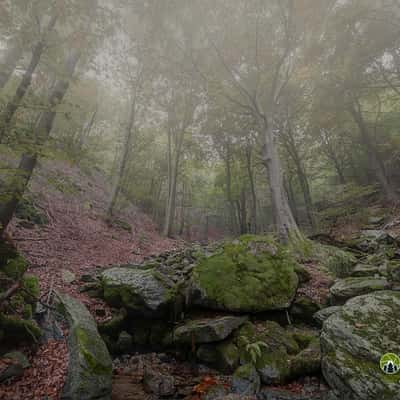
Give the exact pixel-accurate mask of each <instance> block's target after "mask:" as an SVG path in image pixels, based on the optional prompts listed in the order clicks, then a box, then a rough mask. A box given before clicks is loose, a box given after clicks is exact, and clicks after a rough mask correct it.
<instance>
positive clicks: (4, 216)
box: [0, 49, 81, 236]
mask: <svg viewBox="0 0 400 400" xmlns="http://www.w3.org/2000/svg"><path fill="white" fill-rule="evenodd" d="M80 56H81V50H78V49H73V50H72V51H71V54H70V55H69V57H68V58H67V60H66V62H65V66H64V76H65V78H66V80H59V81H58V82H57V83H56V85H55V86H54V87H53V89H52V91H51V93H50V96H49V105H50V108H49V111H46V112H44V113H43V114H42V115H41V118H40V120H39V122H38V125H37V127H36V141H37V144H38V146H39V147H41V146H43V144H44V143H45V142H46V141H47V140H48V138H49V136H50V133H51V130H52V128H53V123H54V119H55V116H56V111H55V109H56V107H57V106H58V104H59V103H60V102H61V101H62V100H63V98H64V96H65V94H66V93H67V91H68V88H69V85H70V82H69V79H70V78H71V77H72V76H73V74H74V72H75V69H76V65H77V64H78V61H79V58H80ZM37 158H38V154H37V152H36V151H32V152H27V153H25V154H23V155H22V157H21V160H20V163H19V167H18V170H17V173H16V175H15V178H14V179H13V181H12V184H11V185H10V187H9V189H8V191H7V189H5V196H4V198H3V196H1V198H0V200H1V204H0V236H1V235H2V234H3V233H4V232H5V230H6V229H7V227H8V224H9V223H10V221H11V219H12V217H13V215H14V213H15V210H16V208H17V206H18V203H19V201H20V199H21V198H22V196H23V194H24V193H25V190H26V188H27V186H28V184H29V181H30V179H31V177H32V174H33V171H34V169H35V167H36V163H37Z"/></svg>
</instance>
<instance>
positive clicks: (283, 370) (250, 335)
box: [235, 321, 300, 385]
mask: <svg viewBox="0 0 400 400" xmlns="http://www.w3.org/2000/svg"><path fill="white" fill-rule="evenodd" d="M235 336H236V339H235V343H236V345H237V347H238V349H239V354H240V362H241V363H242V364H245V363H251V364H253V365H254V366H255V367H256V370H257V372H258V374H259V375H260V378H261V381H262V382H263V383H264V384H266V385H271V384H280V383H283V382H285V381H286V380H287V379H288V378H289V375H290V365H289V359H290V355H295V354H297V353H298V352H299V351H300V347H299V345H298V344H297V342H296V341H295V340H294V338H293V336H292V334H291V333H289V332H287V331H286V330H285V329H284V328H282V327H281V326H280V325H279V324H277V323H276V322H273V321H266V322H264V323H260V324H257V326H255V325H253V324H252V323H246V324H245V325H243V327H242V328H241V329H239V331H238V332H237V333H236V334H235Z"/></svg>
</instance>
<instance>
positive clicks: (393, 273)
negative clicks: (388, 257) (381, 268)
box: [387, 261, 400, 284]
mask: <svg viewBox="0 0 400 400" xmlns="http://www.w3.org/2000/svg"><path fill="white" fill-rule="evenodd" d="M387 274H388V279H389V281H390V282H394V283H396V284H399V283H400V262H398V261H391V262H389V263H388V265H387Z"/></svg>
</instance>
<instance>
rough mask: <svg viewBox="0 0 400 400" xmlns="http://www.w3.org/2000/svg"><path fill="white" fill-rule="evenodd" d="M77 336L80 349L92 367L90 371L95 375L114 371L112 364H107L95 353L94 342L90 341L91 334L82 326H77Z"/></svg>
mask: <svg viewBox="0 0 400 400" xmlns="http://www.w3.org/2000/svg"><path fill="white" fill-rule="evenodd" d="M75 333H76V337H77V340H78V346H79V351H80V353H81V354H83V356H84V357H85V360H86V362H87V364H88V366H89V368H90V373H92V374H95V375H108V374H110V373H111V372H112V370H111V367H110V366H105V365H103V364H102V363H101V361H100V360H99V359H98V358H97V357H96V355H95V354H93V352H92V350H90V347H91V346H93V343H92V342H91V341H90V337H89V335H88V334H87V333H86V331H85V330H84V329H82V328H76V332H75Z"/></svg>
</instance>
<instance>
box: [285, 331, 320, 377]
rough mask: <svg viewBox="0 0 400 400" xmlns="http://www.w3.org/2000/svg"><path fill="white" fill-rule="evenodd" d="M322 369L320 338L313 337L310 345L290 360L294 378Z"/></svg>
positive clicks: (312, 373)
mask: <svg viewBox="0 0 400 400" xmlns="http://www.w3.org/2000/svg"><path fill="white" fill-rule="evenodd" d="M320 369H321V346H320V342H319V338H313V339H312V340H311V342H310V343H309V345H308V347H307V348H306V349H304V350H303V351H301V352H300V353H299V354H297V355H296V356H295V357H293V358H292V359H291V360H290V375H291V377H292V378H296V377H299V376H309V375H315V374H317V373H318V372H319V371H320Z"/></svg>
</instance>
